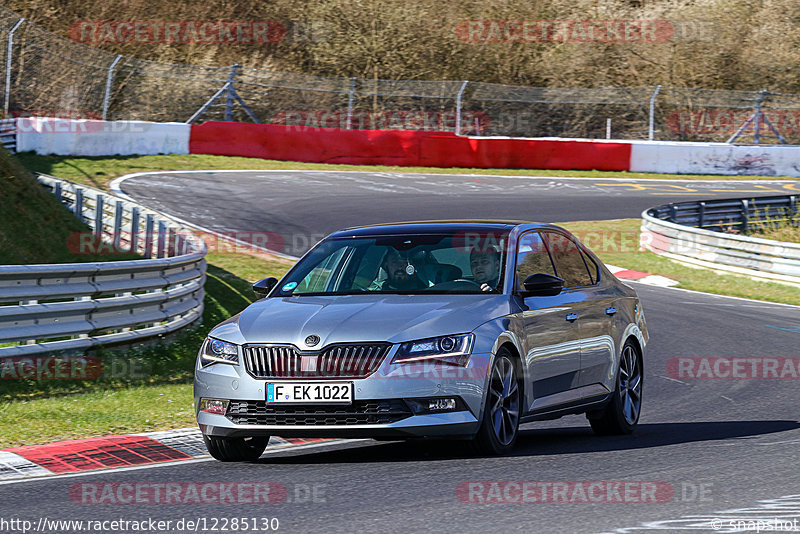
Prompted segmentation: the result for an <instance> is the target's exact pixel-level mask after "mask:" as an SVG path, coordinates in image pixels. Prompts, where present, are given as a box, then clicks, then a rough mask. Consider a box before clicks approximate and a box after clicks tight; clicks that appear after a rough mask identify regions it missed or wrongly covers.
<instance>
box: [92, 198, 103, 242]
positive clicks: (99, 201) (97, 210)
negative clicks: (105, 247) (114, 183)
mask: <svg viewBox="0 0 800 534" xmlns="http://www.w3.org/2000/svg"><path fill="white" fill-rule="evenodd" d="M94 235H95V236H97V238H98V239H102V238H103V195H97V196H96V197H95V199H94Z"/></svg>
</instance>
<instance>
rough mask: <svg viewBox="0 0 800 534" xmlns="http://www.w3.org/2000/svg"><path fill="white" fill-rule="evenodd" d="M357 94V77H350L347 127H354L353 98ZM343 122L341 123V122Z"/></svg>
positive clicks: (350, 128) (349, 128)
mask: <svg viewBox="0 0 800 534" xmlns="http://www.w3.org/2000/svg"><path fill="white" fill-rule="evenodd" d="M355 94H356V78H350V94H349V95H348V96H347V129H348V130H352V129H353V100H354V99H355ZM340 124H341V123H340Z"/></svg>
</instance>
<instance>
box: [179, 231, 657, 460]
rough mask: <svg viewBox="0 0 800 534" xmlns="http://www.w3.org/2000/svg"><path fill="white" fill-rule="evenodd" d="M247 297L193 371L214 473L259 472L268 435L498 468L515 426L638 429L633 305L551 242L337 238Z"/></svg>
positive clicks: (396, 234)
mask: <svg viewBox="0 0 800 534" xmlns="http://www.w3.org/2000/svg"><path fill="white" fill-rule="evenodd" d="M253 289H254V290H255V291H256V293H259V294H261V295H262V296H263V297H264V298H262V299H260V300H258V301H256V302H255V303H253V304H251V305H250V306H249V307H247V308H246V309H245V310H244V311H242V312H241V313H240V314H238V315H236V316H234V317H232V318H230V319H229V320H227V321H225V322H223V323H221V324H220V325H218V326H216V327H215V328H214V329H213V330H212V331H211V332H210V334H209V336H208V338H207V339H206V340H205V342H204V343H203V345H202V347H201V348H200V352H199V355H198V358H197V365H196V368H195V381H194V396H195V407H196V411H197V422H198V424H199V426H200V430H201V431H202V433H203V436H204V438H205V443H206V446H207V448H208V451H209V453H210V454H211V455H212V456H213V457H215V458H217V459H218V460H222V461H252V460H255V459H257V458H258V457H259V456H260V455H261V454H262V453H263V452H264V449H265V447H266V445H267V442H268V441H269V437H270V436H272V435H278V436H282V437H370V438H377V439H409V438H433V437H436V438H452V439H463V440H469V441H470V442H471V443H472V444H473V445H474V446H475V448H476V449H477V451H478V452H480V453H483V454H502V453H505V452H508V451H510V450H511V449H512V448H513V447H514V444H515V441H516V439H517V436H518V433H519V425H520V424H521V423H527V422H530V421H537V420H545V419H555V418H558V417H561V416H563V415H567V414H578V413H585V414H586V416H587V418H588V420H589V423H590V424H591V426H592V428H593V429H594V430H595V432H597V433H599V434H628V433H630V432H632V431H633V430H634V428H635V427H636V425H637V423H638V420H639V414H640V411H641V406H642V381H643V359H644V349H645V345H646V343H647V340H648V334H647V327H646V325H645V318H644V313H643V311H642V306H641V304H640V303H639V299H638V297H637V295H636V292H635V291H634V290H633V289H631V288H630V287H629V286H627V285H624V284H622V283H621V282H620V281H619V280H617V279H616V278H615V277H614V275H612V274H611V273H610V272H609V271H608V269H607V268H606V267H605V266H604V265H603V263H602V262H601V261H600V260H599V259H598V258H597V256H595V255H594V254H593V253H592V252H591V251H589V250H588V249H587V248H586V247H585V246H584V245H583V244H581V243H580V242H579V241H578V240H577V239H576V238H575V237H574V236H573V235H572V234H570V233H569V232H567V231H566V230H564V229H563V228H560V227H558V226H554V225H549V224H536V223H518V222H505V221H500V222H494V221H493V222H483V221H481V222H478V221H467V222H464V221H437V222H414V223H397V224H385V225H380V226H365V227H357V228H348V229H346V230H341V231H339V232H336V233H334V234H332V235H330V236H328V237H327V238H325V239H324V240H322V241H321V242H320V243H318V244H317V245H316V246H315V247H314V248H313V249H312V250H310V251H309V252H308V253H307V254H306V255H305V256H303V258H302V259H300V261H298V262H297V263H296V264H295V265H294V267H293V268H292V269H291V270H290V271H289V272H288V273H287V274H286V275H285V276H284V277H283V278H282V279H281V280H280V281H278V280H277V279H275V278H266V279H264V280H261V281H259V282H257V283H256V284H255V285H254V286H253Z"/></svg>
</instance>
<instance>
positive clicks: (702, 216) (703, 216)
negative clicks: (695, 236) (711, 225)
mask: <svg viewBox="0 0 800 534" xmlns="http://www.w3.org/2000/svg"><path fill="white" fill-rule="evenodd" d="M698 221H699V223H698V226H697V227H698V228H703V227H704V226H705V224H706V203H705V202H700V209H699V211H698Z"/></svg>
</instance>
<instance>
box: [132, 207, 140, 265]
mask: <svg viewBox="0 0 800 534" xmlns="http://www.w3.org/2000/svg"><path fill="white" fill-rule="evenodd" d="M138 241H139V208H136V207H134V208H133V209H131V247H130V248H131V254H136V249H137V248H138V245H139V243H138Z"/></svg>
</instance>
